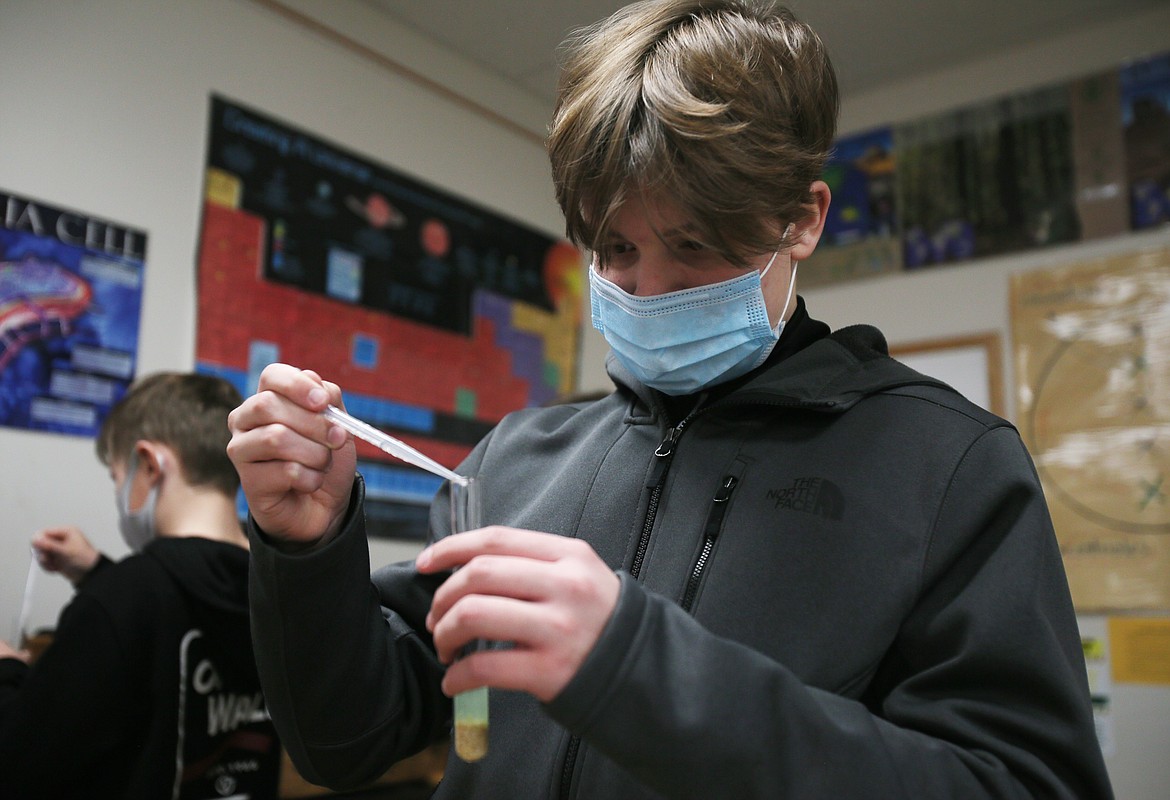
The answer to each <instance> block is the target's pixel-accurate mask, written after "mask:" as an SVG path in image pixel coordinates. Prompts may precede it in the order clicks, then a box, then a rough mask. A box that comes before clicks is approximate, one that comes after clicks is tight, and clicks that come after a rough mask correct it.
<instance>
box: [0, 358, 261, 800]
mask: <svg viewBox="0 0 1170 800" xmlns="http://www.w3.org/2000/svg"><path fill="white" fill-rule="evenodd" d="M239 403H240V395H239V393H238V392H237V391H236V390H235V388H234V387H232V386H231V384H229V383H227V382H226V381H224V380H222V379H220V378H215V377H211V376H207V375H198V374H185V373H159V374H155V375H152V376H150V377H147V378H145V379H143V380H141V381H139V382H138V383H136V384H135V385H133V386H132V387H131V389H130V391H129V392H128V393H127V395H126V397H125V398H123V399H122V400H121V401H120V402H119V403H118V404H117V405H115V406H114V408H113V410H112V411H111V412H110V415H109V417H108V418H107V419H106V421H105V423H104V424H103V426H102V428H101V431H100V432H99V434H98V438H97V443H96V447H97V455H98V458H99V459H101V461H102V463H104V464H106V465H107V466H108V467H109V470H110V476H111V478H112V479H113V482H114V488H115V494H116V499H117V506H118V517H119V528H120V530H121V533H122V536H123V538H124V539H125V540H126V543H127V545H128V546H129V547H130V550H131V551H132V554H131V555H130V556H129V557H127V558H125V559H123V560H122V561H119V562H117V563H113V562H111V561H110V560H109V559H107V558H105V557H104V556H101V555H100V554H99V553H98V552H97V550H95V549H94V548H93V546H92V545H90V544H89V542H88V541H87V540H86V539H85V537H84V535H82V533H81V531H80V530H78V529H76V528H68V527H63V528H54V529H48V530H45V531H41V532H40V533H38V534H37V536H36V537H35V538H34V540H33V547H34V549H35V550H36V552H37V557H38V560H39V561H40V563H41V564H42V566H44V567H45V568H46V569H48V570H50V571H55V572H60V573H61V574H63V575H64V576H65V577H66V578H68V579H69V580H70V582H72V583H73V584H74V586H77V587H78V588H79V590H80V591H79V592H78V593H77V595H76V596H75V597H74V598H73V600H72V601H71V602H70V603H69V605H68V606H67V607H66V608H65V609H64V611H63V612H62V613H61V617H60V620H59V622H58V626H57V630H56V633H55V636H54V639H53V643H52V645H51V646H50V647H49V648H48V650H46V651H45V653H44V655H43V656H42V657H41V658H40V659H38V660H37V662H36V664H35V665H33V666H29V665H28V664H27V663H26V662H27V660H28V659H27V656H26V655H25V654H23V653H22V652H19V651H16V650H14V649H13V647H11V646H10V645H9V644H8V643H5V642H2V641H0V753H3V754H4V755H3V757H2V758H0V787H4V792H5V796H6V797H12V798H26V797H27V798H31V797H53V798H67V797H126V798H139V797H140V798H152V799H154V798H162V797H181V798H212V797H223V796H228V795H232V796H241V797H244V796H246V797H250V798H266V797H275V796H276V791H277V783H278V778H279V771H280V755H281V753H280V747H279V744H278V741H277V738H276V734H275V731H274V729H273V727H272V723H271V721H270V720H269V718H268V714H267V711H266V709H265V705H264V698H263V695H262V694H261V691H260V685H259V680H258V678H257V675H256V667H255V663H254V661H253V656H252V640H251V633H250V630H249V620H248V596H247V575H248V542H247V539H246V537H245V536H244V535H243V532H242V530H241V528H240V524H239V520H238V517H237V511H236V493H237V489H238V487H239V478H238V476H237V475H236V471H235V469H234V467H233V466H232V464H231V462H230V461H229V460H228V458H227V455H226V453H225V447H226V445H227V441H228V438H229V433H228V427H227V415H228V412H229V411H231V410H232V409H233V408H235V407H236V406H237V405H239Z"/></svg>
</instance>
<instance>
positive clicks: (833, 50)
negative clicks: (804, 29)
mask: <svg viewBox="0 0 1170 800" xmlns="http://www.w3.org/2000/svg"><path fill="white" fill-rule="evenodd" d="M365 2H366V3H368V4H369V5H371V6H372V7H374V8H376V9H378V10H379V11H381V12H382V13H385V14H387V15H388V16H389V17H391V18H392V19H393V20H395V21H396V22H398V23H400V24H403V25H405V26H407V27H410V28H414V29H416V30H418V31H419V32H420V33H422V34H423V35H425V36H427V37H429V38H430V39H432V40H434V41H435V42H437V43H439V44H441V45H443V46H444V47H446V48H447V49H450V50H452V51H454V52H457V53H459V54H461V55H463V56H465V57H466V58H469V59H471V60H473V61H476V62H478V63H480V64H482V65H483V66H484V68H485V69H487V70H490V71H491V72H494V73H496V74H498V75H499V76H502V77H503V78H505V79H506V80H508V81H510V82H511V83H513V84H515V85H517V86H519V87H520V88H522V89H523V90H525V91H527V92H529V93H530V94H532V95H533V96H535V97H537V98H539V99H540V101H541V102H543V103H545V104H547V105H548V106H549V107H550V108H551V106H552V103H553V92H554V87H555V82H556V73H557V68H556V47H557V45H558V44H559V43H560V42H561V40H562V39H564V37H565V35H566V34H567V33H568V32H570V31H571V30H573V29H575V28H578V27H580V26H582V25H586V24H589V23H591V22H594V21H596V20H598V19H601V18H602V17H604V16H606V15H608V14H609V13H610V12H612V11H613V10H614V9H616V8H619V7H620V6H622V5H624V4H625V2H624V0H365ZM1167 2H1170V0H790V1H789V2H788V6H789V7H790V8H792V10H793V11H794V12H795V13H796V15H797V16H798V17H799V18H801V19H803V20H805V21H807V22H808V23H810V24H811V25H812V26H813V28H814V29H816V30H817V31H818V32H819V33H820V34H821V37H822V38H823V39H824V40H825V44H826V45H827V46H828V48H829V53H830V55H831V56H832V58H833V62H834V64H835V65H836V67H837V72H838V77H839V80H840V83H841V91H842V94H843V95H844V96H846V97H847V96H849V95H850V94H856V93H860V92H864V91H866V90H869V89H873V88H874V87H877V86H881V85H883V84H886V83H889V82H892V81H898V80H901V79H905V78H908V77H911V76H913V75H916V74H922V73H929V72H932V71H935V70H939V69H943V68H946V67H948V66H953V65H956V64H961V63H964V62H967V61H973V60H977V59H980V58H983V57H985V56H989V55H991V54H994V53H996V52H998V51H1002V50H1009V49H1012V48H1015V47H1018V46H1021V45H1024V44H1026V43H1027V42H1029V41H1031V40H1033V39H1035V38H1037V37H1041V36H1047V35H1051V34H1061V33H1072V32H1074V31H1076V30H1077V29H1078V28H1080V27H1084V26H1090V25H1099V24H1102V23H1104V22H1108V21H1109V20H1111V19H1116V18H1119V17H1124V16H1126V15H1129V14H1133V13H1137V12H1139V11H1142V10H1145V9H1149V8H1152V7H1155V6H1160V5H1165V4H1166V3H1167Z"/></svg>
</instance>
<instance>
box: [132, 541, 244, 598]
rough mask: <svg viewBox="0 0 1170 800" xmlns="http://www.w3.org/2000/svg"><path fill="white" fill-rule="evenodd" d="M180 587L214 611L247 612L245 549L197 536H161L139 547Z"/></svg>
mask: <svg viewBox="0 0 1170 800" xmlns="http://www.w3.org/2000/svg"><path fill="white" fill-rule="evenodd" d="M143 555H145V556H147V557H149V558H152V559H154V560H155V561H157V562H158V563H159V564H160V565H162V568H163V569H164V570H165V571H166V572H167V574H169V575H170V576H171V577H172V578H173V579H174V581H175V583H177V584H178V585H179V587H180V588H181V589H182V591H183V593H184V594H186V595H188V596H190V597H191V598H192V599H193V600H195V601H196V602H195V604H194V605H195V606H196V607H204V606H205V607H207V608H209V609H211V610H212V613H217V614H245V615H246V614H247V613H248V551H247V550H245V549H244V548H242V547H237V546H236V545H233V544H227V543H226V542H217V541H214V540H212V539H204V538H202V537H199V536H184V537H162V538H158V539H155V540H154V541H152V542H151V543H150V544H149V545H147V546H146V548H145V549H144V550H143Z"/></svg>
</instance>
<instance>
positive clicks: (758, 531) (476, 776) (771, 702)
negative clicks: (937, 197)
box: [252, 320, 1111, 800]
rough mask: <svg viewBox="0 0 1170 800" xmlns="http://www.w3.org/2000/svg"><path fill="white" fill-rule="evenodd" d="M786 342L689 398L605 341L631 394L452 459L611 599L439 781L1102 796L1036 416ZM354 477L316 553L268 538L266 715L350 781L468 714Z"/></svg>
mask: <svg viewBox="0 0 1170 800" xmlns="http://www.w3.org/2000/svg"><path fill="white" fill-rule="evenodd" d="M797 329H798V330H800V331H801V332H802V334H801V335H802V336H803V337H804V338H805V339H807V341H803V342H802V344H803V346H801V347H797V348H795V349H786V351H785V352H783V353H782V354H781V355H779V356H777V357H775V358H772V359H769V361H768V362H767V363H766V364H765V365H763V366H762V367H760V368H759V369H757V370H756V371H754V372H753V373H751V374H750V375H748V376H745V378H744V379H742V380H740V381H737V382H736V383H735V385H734V386H730V387H726V388H724V389H723V390H721V391H713V392H711V393H710V395H709V396H707V397H705V398H690V399H688V401H686V402H678V403H674V404H673V405H672V408H673V411H674V413H669V412H668V410H667V408H666V405H665V404H664V401H663V398H662V397H661V395H659V394H657V393H655V392H653V391H650V390H647V389H646V388H645V387H642V386H640V385H638V384H637V383H636V382H635V381H633V379H632V378H631V377H630V376H629V375H627V374H625V373H624V372H623V371H622V370H621V368H620V366H619V365H617V364H616V362H614V361H613V359H612V358H611V359H610V361H609V365H608V366H609V370H610V374H611V376H612V377H613V378H614V380H615V383H616V384H617V391H615V392H614V393H613V394H612V395H610V396H608V397H606V398H604V399H602V400H599V401H596V402H593V403H590V404H581V405H569V406H559V407H553V408H545V409H529V410H525V411H521V412H517V413H515V414H512V415H509V416H508V417H506V418H505V419H504V420H503V421H502V422H501V423H500V424H499V425H498V426H497V427H496V428H495V430H494V431H493V432H492V433H491V434H490V435H489V436H488V437H487V438H486V439H485V440H484V441H483V442H481V443H480V444H479V446H478V447H477V448H476V449H475V450H474V452H473V453H472V455H471V456H470V457H469V458H468V459H467V461H466V462H465V463H464V464H463V465H462V466H461V468H460V470H459V471H460V472H463V473H464V474H469V475H475V476H477V478H478V479H479V482H480V484H481V486H482V488H483V494H484V510H483V513H484V521H485V523H488V524H492V523H498V524H507V525H513V526H516V527H520V528H529V529H534V530H543V531H549V532H552V533H557V534H560V535H563V536H572V537H577V538H581V539H584V540H586V541H588V542H589V543H590V544H591V545H592V547H593V548H594V549H595V550H596V551H597V553H598V554H599V555H600V556H601V557H602V558H603V559H604V560H605V561H606V562H607V563H608V564H610V565H611V566H612V567H613V568H614V569H615V570H617V571H618V573H619V576H620V578H621V593H620V596H619V600H618V604H617V607H616V609H615V610H614V613H613V616H612V618H611V619H610V621H609V623H608V624H607V626H606V628H605V629H604V630H603V632H602V634H601V637H600V639H599V641H598V642H597V644H596V646H595V647H594V650H593V651H592V653H591V654H590V655H589V656H588V657H587V659H586V661H585V662H584V664H583V665H582V666H581V668H580V670H579V671H578V673H577V675H576V676H575V677H574V678H573V680H571V681H570V683H569V684H568V686H566V688H565V689H564V690H563V691H562V693H561V694H560V695H559V696H558V697H556V698H555V699H554V700H553V701H552V702H551V703H548V704H547V705H541V704H540V703H538V702H537V701H536V700H534V699H533V698H532V697H530V696H527V695H523V694H519V693H515V692H506V691H493V692H492V693H491V734H490V736H491V741H490V749H489V753H488V755H487V757H486V758H485V759H484V760H482V761H480V762H478V763H476V764H472V765H468V764H464V763H462V762H460V761H459V760H458V759H457V758H455V757H454V756H452V759H451V761H450V762H449V764H448V769H447V771H446V774H445V776H444V779H443V782H442V784H441V785H440V787H439V789H438V791H437V792H436V795H435V797H437V798H472V797H474V798H605V800H612V799H614V798H657V797H677V798H702V800H709V799H710V798H737V799H743V798H768V799H769V800H778V799H780V798H801V799H804V798H833V799H834V800H843V799H844V798H997V800H1002V798H1023V797H1038V798H1039V797H1044V798H1056V797H1060V798H1092V799H1093V800H1105V799H1106V798H1109V797H1111V790H1110V787H1109V782H1108V779H1107V776H1106V773H1105V767H1104V763H1103V760H1102V757H1101V754H1100V751H1099V749H1098V745H1097V742H1096V738H1095V733H1094V726H1093V720H1092V713H1091V706H1090V701H1089V693H1088V688H1087V682H1086V678H1085V669H1084V661H1083V657H1082V655H1081V649H1080V644H1079V637H1078V632H1077V627H1076V620H1075V616H1074V613H1073V608H1072V605H1071V602H1070V599H1069V593H1068V587H1067V584H1066V580H1065V577H1064V573H1063V570H1062V567H1061V561H1060V553H1059V550H1058V548H1057V544H1056V541H1055V536H1054V534H1053V530H1052V526H1051V523H1050V520H1049V516H1048V512H1047V509H1046V506H1045V504H1044V498H1043V494H1042V492H1041V489H1040V486H1039V483H1038V481H1037V477H1036V473H1035V470H1034V469H1033V466H1032V463H1031V461H1030V459H1029V457H1028V454H1027V452H1026V451H1025V449H1024V447H1023V445H1022V443H1021V441H1020V438H1019V436H1018V435H1017V432H1016V431H1015V430H1014V429H1013V427H1012V426H1011V425H1010V424H1008V423H1007V422H1005V421H1004V420H1002V419H999V418H997V417H995V416H993V415H992V414H990V413H988V412H986V411H984V410H982V409H980V408H978V407H976V406H974V405H973V404H971V403H969V402H967V401H966V400H964V399H963V398H962V397H960V396H959V395H958V394H957V393H955V392H954V391H953V390H951V389H949V388H948V387H946V386H944V385H942V384H940V383H939V382H937V381H934V380H932V379H930V378H927V377H925V376H922V375H920V374H918V373H916V372H914V371H913V370H911V369H909V368H908V367H906V366H904V365H902V364H900V363H898V362H896V361H894V360H892V359H890V358H889V357H888V356H887V355H886V354H885V350H886V348H885V342H884V340H883V339H882V337H881V335H880V334H879V333H878V332H877V331H876V330H874V329H872V328H868V327H863V326H858V327H854V328H848V329H845V330H842V331H838V332H836V333H834V334H832V335H825V332H826V331H827V329H825V328H823V326H821V325H820V323H815V322H812V321H811V320H806V321H805V322H802V323H801V324H800V325H798V326H797ZM786 336H787V332H786ZM357 487H358V490H357V491H356V492H355V498H354V501H353V507H352V508H351V510H350V514H349V516H348V518H347V525H346V528H345V530H344V531H343V532H342V534H341V535H340V536H339V537H337V538H336V539H334V540H333V541H332V542H330V543H329V544H327V545H325V546H323V547H321V548H319V549H316V550H313V551H310V552H307V553H302V554H297V555H287V554H282V553H280V552H278V551H277V550H276V549H275V548H273V547H272V546H271V545H270V544H268V543H267V542H266V541H265V539H264V536H263V534H262V533H261V532H259V531H257V530H255V529H254V528H253V530H252V535H253V537H254V542H255V544H254V546H253V572H252V603H253V624H254V630H255V638H256V645H257V648H258V651H257V654H258V664H259V666H260V669H261V676H262V679H263V682H264V686H265V690H266V693H267V696H268V699H269V704H270V708H271V711H272V715H273V718H274V720H275V722H276V723H277V727H278V729H279V730H280V732H281V735H282V736H283V737H284V740H285V743H286V746H287V747H288V748H289V750H290V753H291V754H292V756H293V758H294V760H295V761H296V763H297V765H298V767H299V768H300V769H301V771H302V773H303V774H305V775H306V776H307V777H309V778H310V779H311V780H313V781H315V782H320V783H324V784H328V785H336V786H347V785H353V784H357V783H360V782H362V781H365V780H368V779H370V778H372V777H373V776H375V775H377V774H379V772H381V771H382V770H384V769H385V768H386V767H387V766H388V765H389V764H390V763H391V762H392V761H394V760H396V759H399V758H401V757H403V756H406V755H408V754H410V753H411V752H414V751H416V750H418V749H420V748H422V747H424V746H425V745H427V744H428V743H429V742H432V741H434V740H435V739H436V738H438V737H441V736H443V735H445V734H446V732H447V730H448V727H449V724H450V703H449V701H448V700H447V699H446V698H444V697H443V695H442V694H441V693H440V691H439V686H438V683H439V680H440V678H441V676H442V667H441V665H440V664H439V663H438V662H437V661H436V658H435V654H434V652H433V649H432V645H431V642H430V641H429V639H428V636H427V634H426V631H425V629H424V626H423V619H424V616H425V614H426V611H427V609H428V607H429V603H430V593H431V591H432V590H433V586H434V581H433V580H430V579H427V580H423V579H420V578H419V576H418V575H417V574H416V573H415V572H414V571H413V569H412V567H411V565H410V564H403V565H396V566H391V567H387V568H383V569H381V570H379V571H378V572H376V573H374V575H373V579H372V583H373V585H372V588H371V586H370V585H369V583H368V582H367V580H366V575H367V573H368V571H369V561H368V551H367V547H366V543H365V540H364V535H363V521H362V514H361V482H360V480H359V481H358V483H357ZM431 519H432V525H433V526H435V527H436V528H437V530H438V531H439V532H442V530H443V529H444V528H445V527H446V524H445V519H446V509H445V498H444V496H443V494H442V493H440V496H439V497H438V498H437V500H436V502H435V504H434V506H433V509H432V517H431Z"/></svg>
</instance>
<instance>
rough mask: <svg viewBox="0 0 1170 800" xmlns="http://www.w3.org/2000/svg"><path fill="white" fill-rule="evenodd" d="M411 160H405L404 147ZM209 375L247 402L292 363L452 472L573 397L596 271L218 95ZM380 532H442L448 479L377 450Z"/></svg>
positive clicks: (212, 135)
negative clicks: (513, 417)
mask: <svg viewBox="0 0 1170 800" xmlns="http://www.w3.org/2000/svg"><path fill="white" fill-rule="evenodd" d="M388 155H389V157H391V158H392V157H393V153H390V154H388ZM198 272H199V278H198V282H199V301H198V334H197V344H196V347H197V352H196V360H197V363H198V368H199V369H202V370H204V371H208V372H213V373H216V374H221V375H224V376H225V377H227V378H229V379H230V380H233V381H234V382H235V383H236V385H237V386H238V387H239V388H240V390H241V391H243V392H244V393H245V394H247V393H249V392H251V391H253V390H254V388H255V385H256V381H257V380H258V377H259V373H260V371H261V370H262V369H263V368H264V367H265V366H266V365H267V364H269V363H272V362H275V361H280V362H284V363H288V364H293V365H295V366H297V367H301V368H304V369H312V370H314V371H316V372H318V373H319V374H320V375H321V376H322V377H324V378H326V379H327V380H330V381H333V382H334V383H337V384H338V385H339V386H340V387H341V388H342V391H343V392H344V395H345V403H346V407H347V410H348V411H349V412H350V413H351V414H353V415H355V416H357V417H359V418H361V419H363V420H365V421H366V422H369V423H370V424H372V425H375V426H376V427H378V428H381V429H382V430H384V431H385V432H387V433H389V434H391V435H392V436H394V437H396V438H398V439H400V440H402V441H405V442H406V443H407V444H410V445H412V446H414V447H416V448H417V449H419V450H421V451H422V452H423V453H425V454H426V455H428V456H430V457H431V458H433V459H435V460H436V461H438V462H439V463H441V464H442V465H443V466H446V467H448V468H454V467H456V466H457V465H458V464H459V462H460V461H462V459H463V458H464V457H465V456H466V455H467V454H468V453H469V452H470V450H471V447H472V446H473V445H474V444H475V443H476V442H477V441H479V439H480V438H482V437H483V436H484V435H485V434H486V433H487V432H488V431H489V430H490V429H491V428H492V426H494V425H495V424H496V423H497V422H498V421H499V420H500V419H501V418H502V417H503V416H504V415H505V414H507V413H508V412H510V411H514V410H516V409H519V408H523V407H525V406H533V405H542V404H545V403H548V402H551V401H553V400H554V399H555V398H557V397H560V396H563V395H565V394H568V393H569V392H571V391H572V389H573V384H574V379H575V374H576V362H577V357H578V337H579V328H580V323H581V312H580V308H581V300H582V297H581V293H582V290H583V281H584V273H583V269H582V262H581V256H580V253H579V252H578V251H577V250H576V249H575V248H573V247H572V246H570V245H569V244H568V243H567V242H564V241H563V240H559V239H556V238H552V237H550V236H547V235H545V234H543V233H541V232H539V231H536V230H534V229H532V228H530V227H527V226H525V225H522V224H519V223H517V222H515V221H513V220H510V219H507V218H505V217H503V216H501V215H499V214H496V213H494V212H492V211H489V210H487V209H484V208H482V207H479V206H477V205H475V204H473V203H470V202H468V201H466V200H463V199H461V198H459V197H456V196H454V195H452V194H450V193H447V192H444V191H442V190H440V189H437V188H435V187H433V186H430V185H427V184H425V183H423V182H421V181H418V180H415V179H413V178H411V177H409V176H408V175H405V174H403V173H401V172H398V171H396V170H395V169H393V168H391V167H389V166H386V165H384V164H380V163H377V162H375V161H373V160H371V159H370V158H368V157H366V156H363V155H360V154H357V153H355V152H352V151H350V150H347V149H345V148H343V147H341V146H340V145H337V144H334V143H331V142H328V141H326V140H324V139H321V138H319V137H317V136H314V135H312V134H310V133H308V132H306V131H304V130H301V129H299V128H297V127H295V126H293V125H290V124H288V123H286V122H283V121H281V120H278V119H276V118H274V117H272V116H269V115H267V114H265V113H263V112H261V111H258V110H256V109H253V108H249V107H246V106H244V105H241V104H239V103H236V102H234V101H231V100H228V99H226V98H223V97H218V96H213V97H212V98H211V104H210V125H209V133H208V147H207V173H206V183H205V197H204V206H203V223H202V231H201V236H200V252H199V264H198ZM358 457H359V460H360V464H359V468H360V471H361V472H362V474H363V475H364V477H365V479H366V491H367V498H368V500H369V507H368V509H367V515H368V518H369V523H370V528H371V532H372V533H373V534H374V535H380V536H386V537H393V538H418V537H421V536H423V535H425V531H426V514H427V506H428V505H429V503H430V501H431V499H432V497H433V496H434V493H435V491H436V490H437V489H438V487H439V485H440V482H441V481H440V479H439V478H437V477H435V476H433V475H431V474H429V473H426V472H423V471H420V470H418V469H416V468H414V467H411V466H408V465H406V464H403V463H402V462H399V461H395V460H393V459H392V458H391V457H389V456H386V455H384V454H382V453H381V452H380V451H378V450H375V449H374V448H372V447H370V446H368V445H366V444H364V443H361V442H359V443H358Z"/></svg>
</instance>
